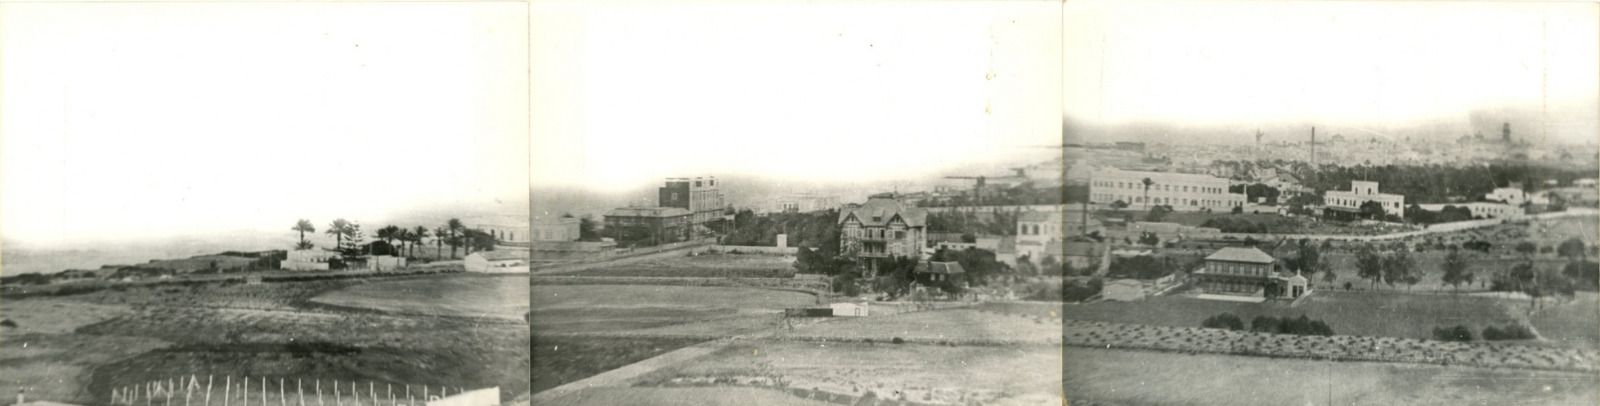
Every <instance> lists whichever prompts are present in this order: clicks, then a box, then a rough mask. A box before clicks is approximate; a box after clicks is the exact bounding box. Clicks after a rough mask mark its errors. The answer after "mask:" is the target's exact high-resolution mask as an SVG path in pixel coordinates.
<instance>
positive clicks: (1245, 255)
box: [1206, 247, 1276, 264]
mask: <svg viewBox="0 0 1600 406" xmlns="http://www.w3.org/2000/svg"><path fill="white" fill-rule="evenodd" d="M1206 260H1207V261H1230V262H1249V263H1255V264H1270V263H1273V262H1274V261H1276V260H1275V259H1273V258H1272V256H1271V255H1267V253H1265V252H1261V250H1260V249H1256V248H1254V247H1250V248H1245V247H1226V248H1223V249H1220V250H1217V252H1214V253H1212V254H1211V255H1210V256H1207V257H1206Z"/></svg>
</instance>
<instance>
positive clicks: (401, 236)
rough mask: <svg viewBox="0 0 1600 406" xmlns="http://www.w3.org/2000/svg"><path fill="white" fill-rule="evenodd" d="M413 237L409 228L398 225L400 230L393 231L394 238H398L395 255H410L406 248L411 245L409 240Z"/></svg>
mask: <svg viewBox="0 0 1600 406" xmlns="http://www.w3.org/2000/svg"><path fill="white" fill-rule="evenodd" d="M414 238H415V237H413V236H412V234H411V229H409V228H405V227H400V231H396V232H395V239H396V240H400V250H399V251H398V252H395V255H400V256H405V257H410V256H411V255H409V251H407V250H406V248H408V247H411V240H412V239H414Z"/></svg>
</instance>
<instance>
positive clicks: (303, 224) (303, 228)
mask: <svg viewBox="0 0 1600 406" xmlns="http://www.w3.org/2000/svg"><path fill="white" fill-rule="evenodd" d="M290 230H293V231H299V232H300V244H297V245H295V247H304V246H305V245H306V233H315V232H317V228H316V227H314V226H312V225H311V220H306V219H300V221H296V222H295V223H294V228H291V229H290Z"/></svg>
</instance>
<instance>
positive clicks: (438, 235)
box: [418, 226, 455, 259]
mask: <svg viewBox="0 0 1600 406" xmlns="http://www.w3.org/2000/svg"><path fill="white" fill-rule="evenodd" d="M418 227H421V226H418ZM449 240H450V228H448V227H444V226H440V227H434V229H433V245H434V247H435V248H434V251H433V258H434V259H439V258H443V257H444V243H445V242H446V241H449ZM451 252H452V254H450V257H451V258H455V254H454V252H455V250H454V249H452V250H451Z"/></svg>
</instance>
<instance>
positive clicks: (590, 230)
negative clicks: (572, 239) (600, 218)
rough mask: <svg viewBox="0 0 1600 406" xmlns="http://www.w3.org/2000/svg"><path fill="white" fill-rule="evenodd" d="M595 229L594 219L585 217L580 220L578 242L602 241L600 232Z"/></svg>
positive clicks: (588, 216)
mask: <svg viewBox="0 0 1600 406" xmlns="http://www.w3.org/2000/svg"><path fill="white" fill-rule="evenodd" d="M595 228H596V227H595V222H594V217H592V216H590V215H587V214H585V215H583V218H580V219H578V241H600V231H598V230H595Z"/></svg>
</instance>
